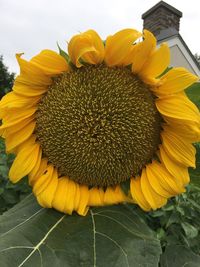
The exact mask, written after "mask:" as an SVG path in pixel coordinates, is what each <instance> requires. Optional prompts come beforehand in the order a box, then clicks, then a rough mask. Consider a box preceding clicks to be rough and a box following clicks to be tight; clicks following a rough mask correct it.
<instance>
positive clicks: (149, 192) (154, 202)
mask: <svg viewBox="0 0 200 267" xmlns="http://www.w3.org/2000/svg"><path fill="white" fill-rule="evenodd" d="M141 188H142V192H143V195H144V197H145V199H146V201H147V202H148V203H149V205H150V206H151V207H152V209H154V210H155V209H157V208H160V207H162V206H164V205H165V204H166V203H167V198H166V197H163V196H161V195H160V194H157V193H156V191H155V190H154V189H153V188H152V186H151V184H150V183H149V180H148V178H147V174H146V169H143V170H142V176H141Z"/></svg>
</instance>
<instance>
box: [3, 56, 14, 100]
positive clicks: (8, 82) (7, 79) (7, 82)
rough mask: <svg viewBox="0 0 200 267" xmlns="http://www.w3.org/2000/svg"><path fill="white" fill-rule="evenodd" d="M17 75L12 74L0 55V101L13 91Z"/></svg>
mask: <svg viewBox="0 0 200 267" xmlns="http://www.w3.org/2000/svg"><path fill="white" fill-rule="evenodd" d="M14 77H15V73H13V72H12V73H10V72H9V71H8V68H7V67H6V66H5V65H4V63H3V56H2V55H0V99H1V98H2V97H3V96H4V95H5V94H6V93H7V92H9V91H10V90H11V88H12V86H13V81H14Z"/></svg>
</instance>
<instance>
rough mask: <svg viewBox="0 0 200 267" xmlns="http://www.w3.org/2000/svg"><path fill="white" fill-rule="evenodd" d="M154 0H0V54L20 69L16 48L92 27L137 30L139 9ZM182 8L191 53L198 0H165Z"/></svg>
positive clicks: (29, 52) (199, 47)
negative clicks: (16, 57)
mask: <svg viewBox="0 0 200 267" xmlns="http://www.w3.org/2000/svg"><path fill="white" fill-rule="evenodd" d="M157 2H158V0H137V1H136V0H0V54H2V55H3V56H4V62H5V64H6V65H7V66H8V67H9V70H10V71H14V72H16V73H18V72H19V70H18V66H17V63H16V59H15V53H19V52H24V53H25V58H27V59H30V58H31V57H32V56H34V55H35V54H37V53H38V52H40V51H41V50H42V49H45V48H48V49H53V50H57V46H56V42H58V43H59V44H60V46H61V47H62V48H63V49H66V47H67V46H66V42H67V41H68V40H69V39H70V38H71V37H72V36H73V35H75V34H77V33H78V32H83V31H86V30H88V29H91V28H92V29H94V30H96V31H97V32H98V33H99V34H100V36H101V37H102V38H103V39H105V38H106V36H107V35H110V34H113V33H115V32H116V31H118V30H120V29H123V28H136V29H138V30H140V31H142V24H143V21H142V19H141V15H142V14H143V13H144V12H146V11H147V10H148V9H149V8H151V7H152V6H154V5H155V4H156V3H157ZM166 2H167V3H168V4H170V5H173V6H174V7H175V8H177V9H179V10H180V11H182V12H183V17H182V18H181V23H180V33H181V35H182V37H183V39H184V40H185V42H186V43H187V45H188V46H189V48H190V50H191V51H192V53H196V52H197V53H199V54H200V43H199V38H200V37H199V26H200V14H199V8H198V7H197V5H198V3H199V0H189V1H184V0H166Z"/></svg>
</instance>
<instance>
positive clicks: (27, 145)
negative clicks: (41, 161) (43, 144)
mask: <svg viewBox="0 0 200 267" xmlns="http://www.w3.org/2000/svg"><path fill="white" fill-rule="evenodd" d="M39 152H40V145H39V144H37V143H35V142H34V137H31V138H29V139H28V140H27V141H25V142H24V143H23V144H21V145H20V150H19V153H18V154H17V156H16V158H15V160H14V162H13V164H12V167H11V169H10V172H9V177H10V180H11V181H12V182H13V183H16V182H18V181H19V180H20V179H21V178H23V177H24V176H26V175H27V174H29V173H30V172H31V170H32V169H33V168H34V166H35V165H36V163H37V160H38V156H39Z"/></svg>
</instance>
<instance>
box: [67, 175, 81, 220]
mask: <svg viewBox="0 0 200 267" xmlns="http://www.w3.org/2000/svg"><path fill="white" fill-rule="evenodd" d="M77 187H78V185H77V184H76V183H75V182H74V181H72V180H70V179H68V184H67V186H66V192H65V194H66V202H65V207H64V212H65V213H67V214H70V215H71V214H72V212H73V211H74V208H75V197H76V190H77Z"/></svg>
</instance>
